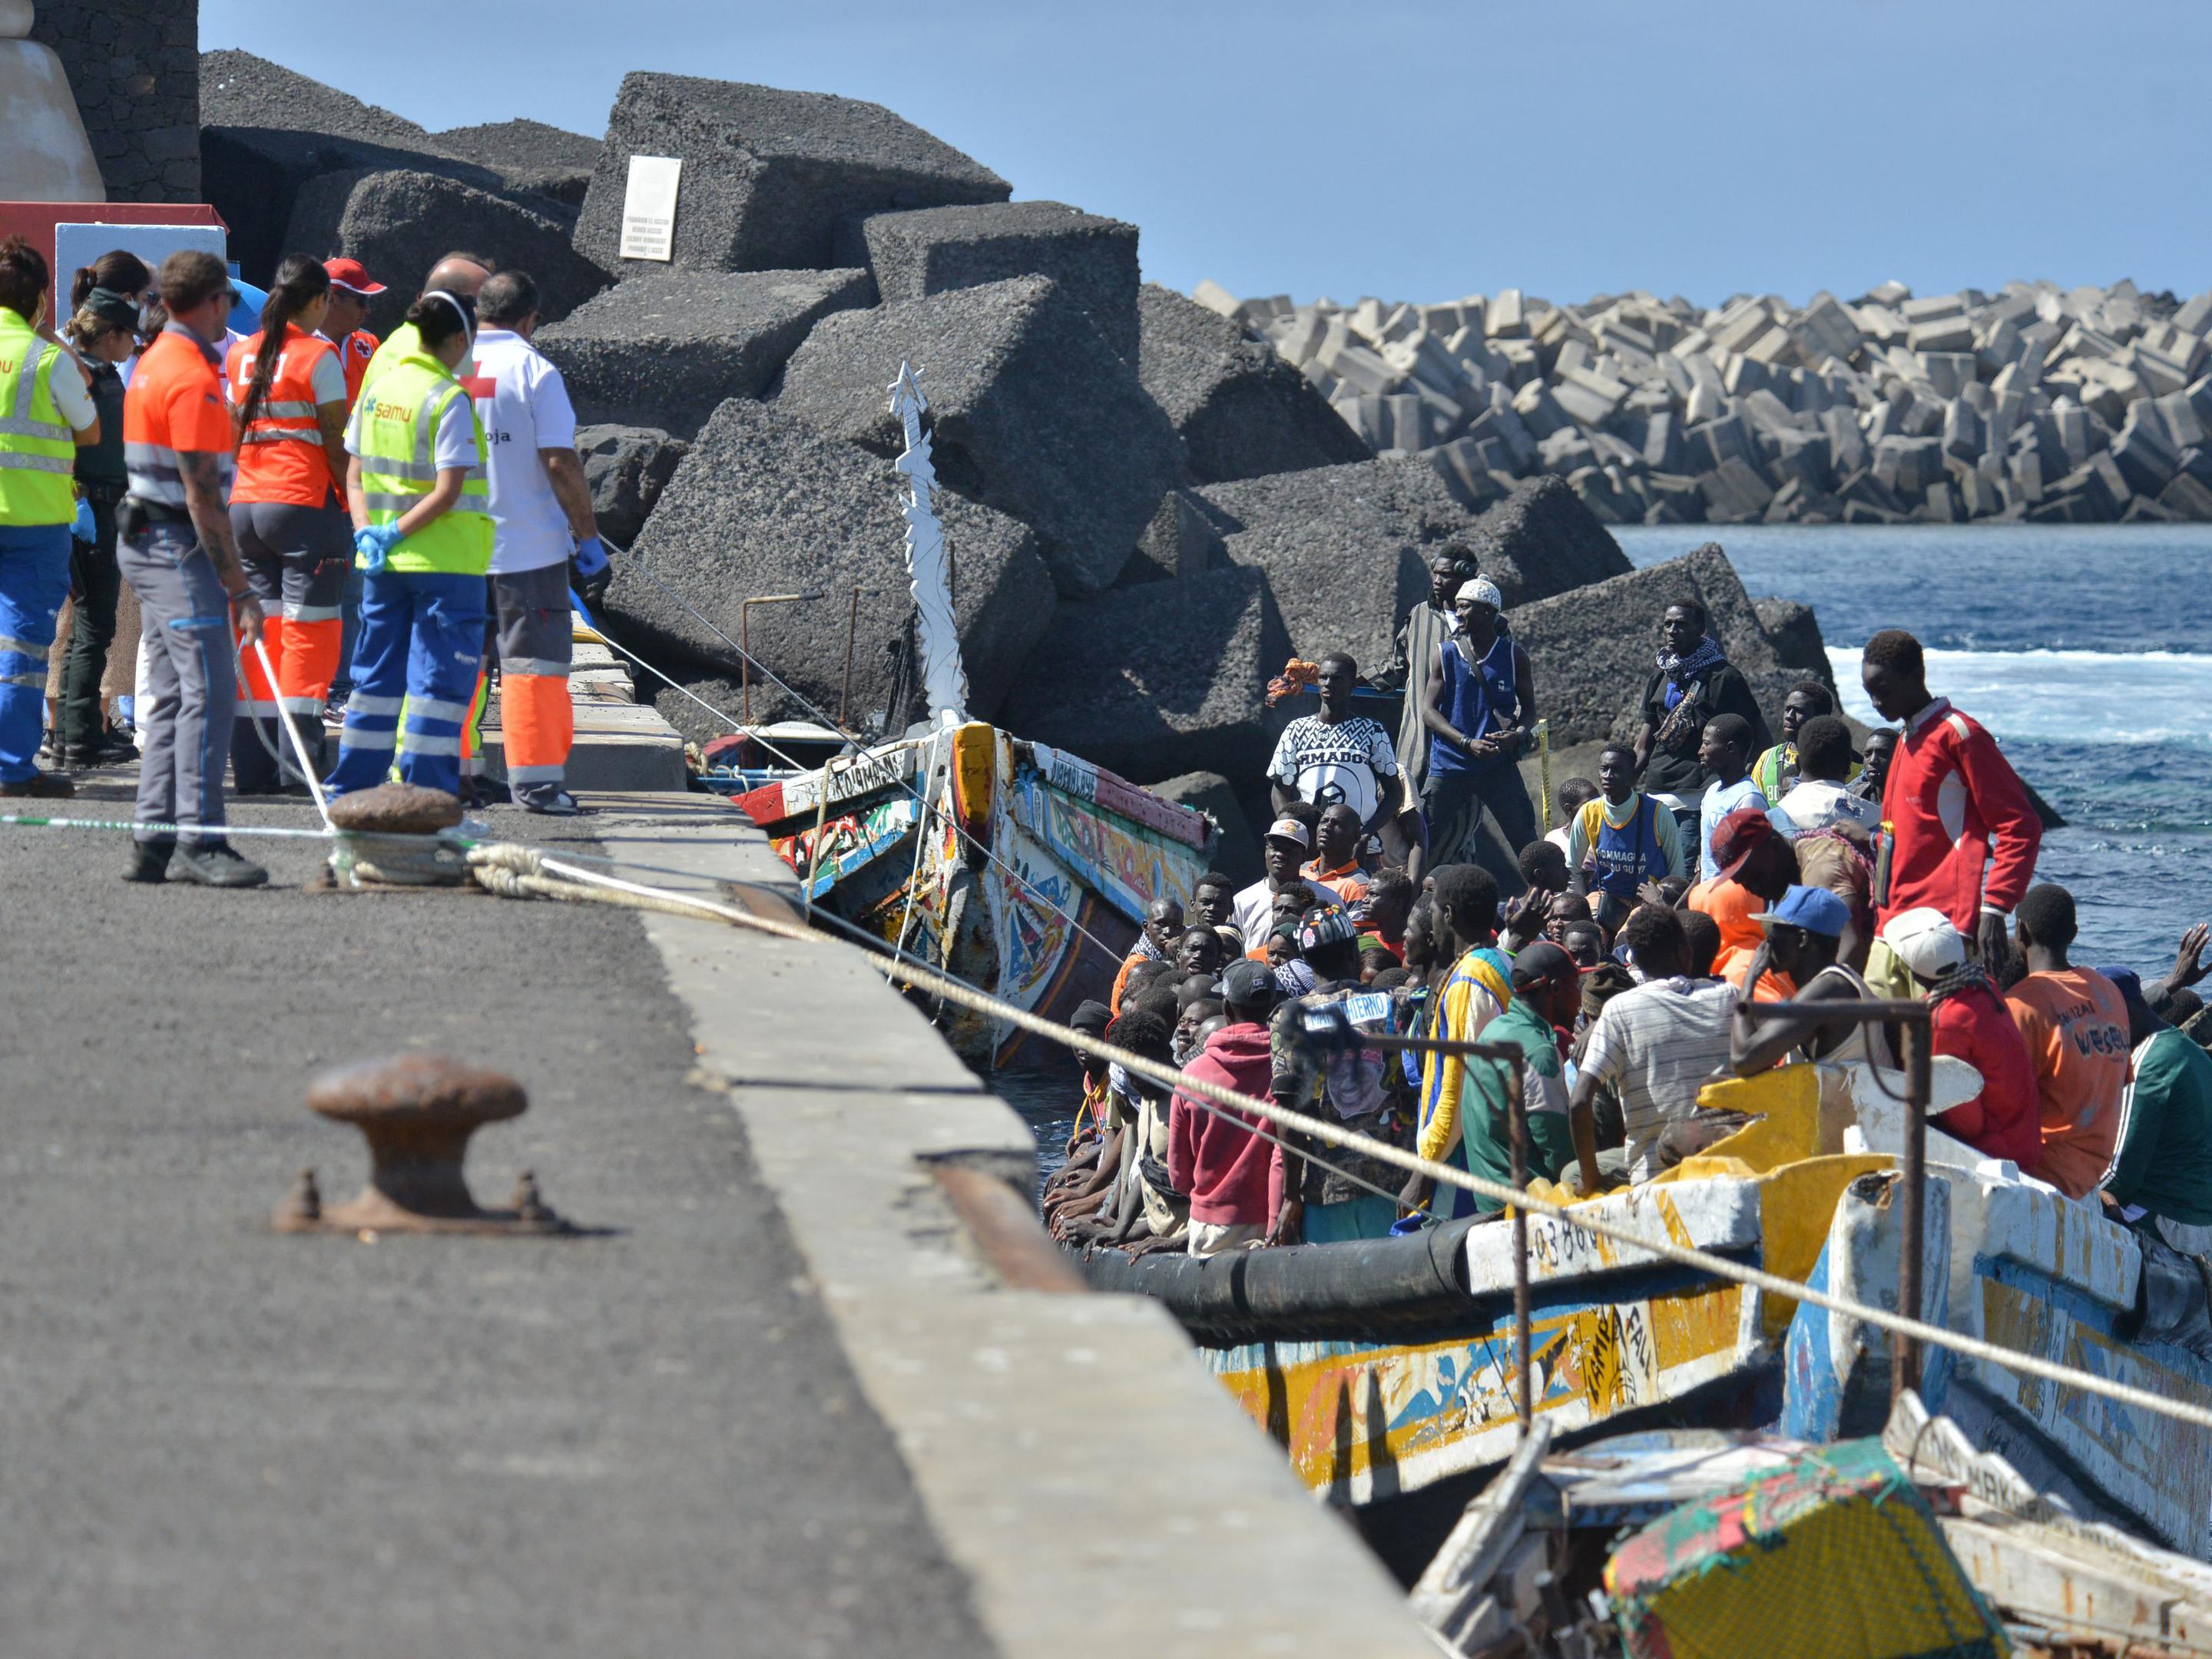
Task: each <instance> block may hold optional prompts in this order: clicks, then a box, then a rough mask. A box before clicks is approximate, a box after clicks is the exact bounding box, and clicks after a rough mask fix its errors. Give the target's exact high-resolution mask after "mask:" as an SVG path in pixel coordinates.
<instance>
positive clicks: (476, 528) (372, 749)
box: [330, 289, 492, 794]
mask: <svg viewBox="0 0 2212 1659" xmlns="http://www.w3.org/2000/svg"><path fill="white" fill-rule="evenodd" d="M475 312H476V306H475V302H474V301H473V300H471V299H470V298H469V297H467V296H465V295H453V294H448V293H447V292H445V291H443V290H442V289H440V290H435V291H433V292H431V293H428V294H425V295H423V296H422V298H421V299H419V300H417V301H416V302H415V303H414V305H413V306H412V307H410V308H409V310H408V313H407V322H408V325H409V329H410V331H411V333H412V343H413V344H414V345H415V347H416V349H413V350H410V351H409V352H407V353H406V354H405V355H404V356H401V357H400V358H399V359H398V362H393V363H392V364H390V365H389V366H388V367H386V368H384V369H383V370H382V371H381V372H380V373H378V374H375V375H374V376H372V377H371V378H370V380H368V384H367V385H366V386H363V388H362V395H361V398H360V399H359V400H358V401H357V402H356V404H354V408H353V415H352V417H351V419H350V420H349V422H348V425H347V428H346V449H347V452H348V454H349V460H348V463H347V467H346V498H347V506H348V507H349V509H350V511H351V513H352V515H353V525H354V550H355V562H356V564H358V565H359V566H360V568H362V570H363V571H365V572H366V573H367V576H368V580H367V581H366V583H365V584H364V586H363V591H362V601H361V632H360V634H359V635H358V636H357V637H356V640H355V641H354V653H353V695H352V696H351V697H350V698H349V700H348V702H347V703H346V714H345V726H344V728H343V731H342V732H340V733H339V737H338V763H337V769H335V770H334V771H333V772H332V773H331V778H330V790H331V793H332V794H343V793H347V792H348V791H349V790H355V789H368V788H373V787H375V786H376V785H378V784H380V783H382V782H383V781H385V778H386V775H388V774H389V772H390V770H391V768H392V758H393V755H394V751H395V750H397V751H398V760H399V774H400V776H401V777H403V778H404V779H405V780H406V781H408V782H410V783H413V784H420V785H422V786H423V787H426V788H431V789H442V790H444V791H445V792H446V793H448V794H458V793H459V792H460V784H461V723H462V722H463V721H464V720H466V719H467V718H468V713H469V700H470V697H471V695H472V693H473V692H474V690H475V688H476V678H477V655H478V653H480V652H481V651H482V649H483V635H484V618H485V602H484V594H485V581H484V573H485V572H486V571H487V570H489V568H491V552H492V519H491V512H490V506H491V501H490V495H489V485H488V484H487V483H486V482H485V477H484V434H483V424H482V423H481V422H479V421H478V420H477V416H476V408H475V405H474V404H472V403H471V401H470V399H469V394H468V390H467V388H466V387H465V386H462V384H461V383H460V381H459V380H458V379H457V378H455V375H454V370H455V369H456V368H458V367H459V365H460V364H462V363H464V362H466V361H467V360H468V356H469V353H470V350H471V348H472V347H473V345H474V343H475V337H474V336H475V321H476V318H475ZM397 337H398V336H397V335H395V338H397ZM403 706H404V709H405V720H406V730H405V732H404V733H403V732H401V730H400V720H401V709H402V708H403Z"/></svg>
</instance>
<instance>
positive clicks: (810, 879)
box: [799, 755, 838, 927]
mask: <svg viewBox="0 0 2212 1659" xmlns="http://www.w3.org/2000/svg"><path fill="white" fill-rule="evenodd" d="M837 761H838V757H836V756H835V755H833V756H831V757H829V764H828V765H826V766H824V767H823V769H822V787H821V788H820V789H818V790H817V792H816V793H815V799H814V846H813V849H812V851H811V854H810V855H809V856H808V858H807V860H806V890H805V892H804V893H802V894H801V895H799V897H800V900H801V908H803V909H804V911H805V916H806V925H807V926H808V927H812V926H813V925H814V882H815V878H817V876H819V875H820V874H821V873H822V827H823V824H824V823H826V822H828V820H829V780H830V779H831V777H832V776H834V775H836V769H837Z"/></svg>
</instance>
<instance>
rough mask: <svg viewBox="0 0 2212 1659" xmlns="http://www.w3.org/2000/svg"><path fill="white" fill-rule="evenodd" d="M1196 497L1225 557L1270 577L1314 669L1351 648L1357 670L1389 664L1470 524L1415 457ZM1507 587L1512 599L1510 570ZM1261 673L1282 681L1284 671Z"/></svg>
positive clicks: (1218, 487) (1294, 640)
mask: <svg viewBox="0 0 2212 1659" xmlns="http://www.w3.org/2000/svg"><path fill="white" fill-rule="evenodd" d="M1195 494H1196V495H1197V497H1198V499H1199V500H1200V501H1201V502H1203V503H1204V504H1205V509H1206V513H1207V515H1208V516H1209V517H1210V519H1211V520H1212V524H1213V526H1214V528H1215V529H1216V530H1217V531H1218V532H1219V533H1220V535H1221V537H1222V538H1223V547H1224V550H1225V554H1226V556H1227V557H1228V558H1229V559H1230V560H1231V562H1235V563H1237V564H1240V565H1249V566H1255V567H1256V568H1260V569H1262V570H1265V571H1266V572H1267V581H1268V586H1270V587H1271V588H1272V590H1273V593H1274V596H1275V602H1276V604H1277V605H1279V606H1280V607H1281V612H1282V617H1283V622H1284V625H1285V627H1286V628H1287V629H1288V630H1289V633H1290V641H1291V646H1292V647H1293V648H1294V649H1295V650H1296V652H1297V654H1298V655H1299V656H1301V657H1304V658H1306V659H1318V658H1320V657H1321V656H1322V654H1323V653H1327V652H1330V651H1349V652H1350V653H1352V656H1353V657H1354V658H1356V659H1358V663H1359V665H1360V668H1361V670H1362V671H1371V670H1374V669H1378V668H1380V667H1382V665H1383V663H1384V662H1385V661H1387V660H1388V659H1389V655H1390V653H1391V649H1392V645H1393V642H1394V641H1395V637H1396V635H1397V629H1398V623H1399V620H1400V619H1401V617H1403V616H1404V615H1405V614H1406V612H1407V611H1409V610H1411V609H1412V608H1413V605H1415V604H1416V603H1417V602H1418V601H1419V599H1420V597H1421V595H1422V594H1424V593H1425V592H1427V591H1428V586H1429V577H1428V565H1427V561H1428V559H1429V558H1430V557H1431V556H1433V554H1434V551H1435V550H1436V549H1437V547H1439V546H1441V545H1442V544H1443V543H1445V542H1447V541H1449V540H1451V539H1452V538H1464V537H1465V536H1466V535H1467V533H1468V529H1469V526H1471V525H1472V523H1473V520H1472V519H1471V517H1470V516H1469V514H1468V512H1467V510H1466V509H1465V508H1464V507H1461V506H1460V504H1459V503H1458V501H1455V500H1454V499H1453V497H1452V495H1451V492H1450V491H1449V490H1448V489H1445V488H1444V486H1443V482H1442V481H1441V480H1439V479H1438V478H1437V476H1436V474H1435V473H1434V472H1432V471H1430V469H1429V467H1428V466H1427V465H1426V464H1425V462H1423V461H1421V460H1419V459H1412V458H1401V457H1395V456H1389V457H1382V458H1378V459H1375V460H1370V461H1358V462H1355V463H1352V465H1346V466H1323V467H1312V468H1309V469H1308V470H1306V471H1303V472H1279V473H1274V474H1272V475H1270V476H1269V477H1263V478H1247V479H1243V480H1242V481H1240V482H1238V483H1225V484H1208V485H1207V486H1206V487H1205V488H1204V489H1200V490H1198V491H1196V492H1195ZM1496 579H1497V580H1500V581H1504V580H1507V577H1506V574H1504V573H1503V572H1500V573H1498V574H1497V577H1496ZM1511 580H1512V581H1513V582H1514V583H1515V584H1516V587H1515V588H1509V589H1508V592H1507V595H1506V597H1507V599H1509V600H1510V599H1512V598H1513V597H1514V592H1515V591H1516V589H1517V584H1518V581H1519V577H1518V574H1517V572H1516V573H1513V574H1512V575H1511ZM1281 671H1282V665H1281V664H1280V663H1277V664H1276V665H1274V666H1273V668H1271V669H1270V670H1269V672H1270V673H1278V674H1279V673H1280V672H1281Z"/></svg>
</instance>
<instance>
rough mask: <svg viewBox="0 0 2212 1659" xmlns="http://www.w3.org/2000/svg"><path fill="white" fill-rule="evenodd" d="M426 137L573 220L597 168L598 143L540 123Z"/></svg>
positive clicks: (449, 131) (454, 130)
mask: <svg viewBox="0 0 2212 1659" xmlns="http://www.w3.org/2000/svg"><path fill="white" fill-rule="evenodd" d="M430 137H431V138H432V139H433V140H434V141H435V143H437V145H438V147H439V148H440V149H443V150H447V151H448V152H450V153H451V154H453V155H458V156H460V157H461V158H462V159H463V160H465V161H475V162H477V163H479V164H481V165H483V166H484V167H490V168H493V169H494V170H495V171H496V172H497V173H499V174H500V175H501V177H502V178H504V179H506V180H507V185H508V187H509V188H510V189H514V190H530V191H536V192H537V193H538V194H539V195H541V196H544V197H550V199H552V200H554V201H556V202H558V203H560V204H562V206H563V207H565V208H567V209H568V210H569V212H570V214H571V215H572V216H573V215H574V212H575V210H577V209H579V208H580V207H582V206H583V205H584V191H585V189H586V186H588V185H590V184H591V182H592V168H594V167H598V166H599V140H598V139H596V138H586V137H584V135H583V134H582V133H580V132H568V131H564V130H563V129H562V128H560V127H549V126H547V125H545V124H544V122H543V121H495V122H492V123H489V124H488V125H483V126H475V127H448V128H447V129H446V130H445V131H443V132H434V133H432V134H431V135H430Z"/></svg>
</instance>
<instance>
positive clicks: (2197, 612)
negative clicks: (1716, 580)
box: [1614, 525, 2212, 978]
mask: <svg viewBox="0 0 2212 1659" xmlns="http://www.w3.org/2000/svg"><path fill="white" fill-rule="evenodd" d="M1614 533H1615V534H1616V535H1617V536H1618V537H1619V538H1620V544H1621V545H1622V547H1624V548H1625V549H1626V550H1627V552H1628V556H1629V557H1630V558H1632V559H1633V560H1634V561H1635V562H1637V563H1638V564H1639V565H1643V564H1656V563H1658V562H1661V561H1662V560H1665V559H1670V558H1674V557H1676V556H1679V555H1680V554H1683V553H1686V552H1688V551H1689V550H1691V549H1692V548H1694V547H1697V546H1699V544H1702V543H1705V542H1707V541H1718V542H1719V543H1720V544H1721V545H1722V547H1723V548H1724V549H1725V550H1727V552H1728V556H1729V560H1730V561H1731V562H1733V563H1734V564H1735V568H1736V570H1737V572H1738V573H1739V574H1741V576H1742V578H1743V580H1744V585H1745V586H1747V587H1748V588H1749V589H1750V590H1751V592H1753V593H1758V594H1764V593H1780V594H1783V595H1785V596H1787V597H1789V598H1790V599H1803V600H1805V601H1807V602H1808V603H1809V604H1810V605H1813V606H1814V609H1815V611H1818V613H1819V615H1820V631H1821V634H1822V635H1823V637H1824V638H1825V639H1826V642H1827V646H1828V655H1829V659H1830V660H1831V662H1832V664H1833V665H1834V669H1835V675H1836V684H1837V687H1838V690H1841V691H1842V692H1843V694H1844V707H1845V709H1846V711H1847V712H1848V713H1850V714H1852V715H1853V716H1855V717H1856V718H1857V719H1859V720H1865V721H1867V722H1868V723H1869V724H1872V723H1875V720H1876V719H1877V717H1876V715H1875V712H1874V708H1873V707H1872V705H1871V704H1869V702H1867V700H1866V696H1865V694H1864V692H1863V691H1862V690H1860V689H1859V677H1858V649H1859V647H1860V646H1862V645H1863V644H1864V643H1865V641H1866V639H1867V636H1868V635H1870V634H1873V633H1874V632H1875V631H1876V630H1877V629H1883V628H1904V629H1910V630H1911V632H1912V633H1913V634H1915V635H1917V636H1918V638H1919V640H1920V641H1921V643H1922V644H1923V645H1924V646H1925V647H1928V653H1929V666H1928V684H1929V690H1932V691H1934V692H1935V693H1936V695H1937V696H1948V697H1949V698H1950V699H1951V700H1952V701H1953V702H1955V703H1956V704H1957V705H1958V706H1959V707H1960V708H1961V709H1963V710H1965V711H1966V713H1968V714H1972V715H1973V716H1974V718H1975V719H1977V720H1980V721H1981V722H1982V723H1983V724H1984V726H1988V727H1989V729H1990V731H1991V732H1994V733H1995V734H1996V738H1997V740H1998V741H1999V742H2000V743H2001V744H2002V745H2003V746H2004V750H2005V754H2006V756H2007V757H2008V758H2009V759H2010V760H2011V761H2012V763H2013V764H2014V765H2015V767H2016V768H2018V769H2019V770H2020V773H2021V776H2023V777H2025V778H2027V780H2028V781H2030V782H2032V783H2033V784H2034V786H2035V787H2036V788H2037V789H2039V791H2041V792H2042V793H2043V795H2044V796H2045V799H2048V800H2049V801H2050V802H2051V805H2053V806H2055V807H2057V809H2058V811H2060V812H2062V813H2063V814H2064V815H2065V817H2066V818H2067V820H2068V823H2067V827H2066V828H2065V829H2059V830H2054V831H2052V832H2051V833H2050V834H2049V835H2047V836H2045V838H2044V842H2043V852H2042V856H2041V859H2040V861H2039V864H2038V866H2037V874H2038V876H2039V878H2041V879H2044V880H2048V881H2056V882H2059V883H2061V884H2063V885H2064V886H2066V887H2067V888H2068V889H2069V890H2071V891H2072V892H2073V894H2074V896H2075V900H2076V901H2077V902H2079V904H2080V907H2081V943H2080V944H2079V945H2077V947H2076V948H2075V957H2076V959H2077V960H2079V961H2082V962H2087V963H2126V964H2128V965H2130V966H2133V967H2135V968H2136V969H2139V970H2141V971H2142V972H2143V974H2144V976H2145V977H2146V978H2156V977H2160V976H2162V975H2164V974H2165V972H2166V969H2167V967H2168V966H2169V965H2170V964H2171V963H2172V959H2173V946H2174V943H2175V941H2176V940H2177V939H2179V937H2180V934H2181V932H2182V930H2183V929H2184V928H2185V927H2187V926H2189V925H2190V924H2191V923H2192V922H2196V921H2206V920H2212V707H2208V700H2209V699H2212V527H2208V526H2197V525H2129V526H2106V527H2090V526H2063V525H1972V526H1942V525H1926V526H1887V525H1882V526H1819V525H1802V526H1788V525H1775V526H1734V527H1718V528H1716V527H1714V526H1702V525H1691V526H1663V527H1653V528H1649V529H1645V528H1640V527H1639V528H1634V529H1624V530H1620V531H1616V532H1614Z"/></svg>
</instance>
